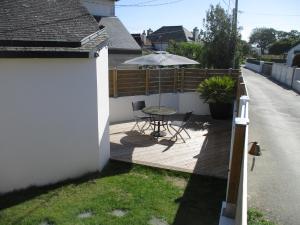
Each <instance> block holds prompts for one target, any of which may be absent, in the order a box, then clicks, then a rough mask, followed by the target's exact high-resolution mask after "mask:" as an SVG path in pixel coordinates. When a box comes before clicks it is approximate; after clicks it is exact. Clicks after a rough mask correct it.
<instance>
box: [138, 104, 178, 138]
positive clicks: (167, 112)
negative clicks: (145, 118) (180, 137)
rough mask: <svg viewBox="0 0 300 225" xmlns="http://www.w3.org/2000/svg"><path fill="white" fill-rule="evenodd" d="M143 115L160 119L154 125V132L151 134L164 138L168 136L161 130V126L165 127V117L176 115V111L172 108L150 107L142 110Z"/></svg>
mask: <svg viewBox="0 0 300 225" xmlns="http://www.w3.org/2000/svg"><path fill="white" fill-rule="evenodd" d="M142 112H143V113H145V114H148V115H150V116H151V117H152V118H153V117H155V116H158V117H160V118H159V119H158V120H157V121H156V122H157V124H156V123H154V131H153V132H152V133H151V135H153V136H154V137H163V136H166V134H165V132H163V131H161V130H160V127H161V126H164V125H165V124H164V117H165V116H171V115H174V114H176V110H175V109H173V108H170V107H165V106H149V107H145V108H144V109H143V110H142ZM156 126H157V130H156V129H155V128H156Z"/></svg>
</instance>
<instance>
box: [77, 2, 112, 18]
mask: <svg viewBox="0 0 300 225" xmlns="http://www.w3.org/2000/svg"><path fill="white" fill-rule="evenodd" d="M81 2H82V4H83V5H84V6H85V7H86V8H87V9H88V11H89V12H90V13H91V14H92V15H94V16H115V2H114V1H112V0H81Z"/></svg>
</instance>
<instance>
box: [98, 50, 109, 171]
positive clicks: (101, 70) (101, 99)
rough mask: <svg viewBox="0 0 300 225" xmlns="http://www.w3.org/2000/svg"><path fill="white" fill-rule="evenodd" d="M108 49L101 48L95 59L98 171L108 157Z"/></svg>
mask: <svg viewBox="0 0 300 225" xmlns="http://www.w3.org/2000/svg"><path fill="white" fill-rule="evenodd" d="M107 54H108V48H107V47H106V48H103V49H102V50H101V51H100V52H99V57H98V58H97V92H98V94H97V96H98V98H97V105H98V106H97V108H98V137H99V139H98V146H99V169H100V170H101V169H102V168H103V167H104V166H105V164H106V163H107V162H108V160H109V157H110V142H109V88H108V60H107Z"/></svg>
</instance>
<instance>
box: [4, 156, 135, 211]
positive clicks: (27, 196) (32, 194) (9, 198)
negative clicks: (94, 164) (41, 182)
mask: <svg viewBox="0 0 300 225" xmlns="http://www.w3.org/2000/svg"><path fill="white" fill-rule="evenodd" d="M132 167H133V166H132V164H129V163H122V162H118V163H113V161H112V162H109V163H108V164H107V166H106V167H105V168H104V169H103V170H102V172H101V173H99V172H94V173H89V174H85V175H83V176H82V177H79V178H75V179H68V180H65V181H63V182H58V183H55V184H52V185H47V186H43V187H35V186H33V187H29V188H26V189H24V190H19V191H14V192H11V193H8V194H5V195H2V196H0V210H3V209H6V208H9V207H12V206H14V205H18V204H21V203H23V202H26V201H29V200H31V199H33V198H36V197H38V196H40V195H43V194H46V193H49V192H51V191H54V190H56V189H59V188H61V187H63V186H67V185H75V186H76V185H80V184H83V183H87V182H93V180H95V179H99V178H103V177H108V176H115V175H120V174H124V173H128V172H130V170H131V169H132ZM55 195H56V194H55V193H51V195H49V196H47V198H46V201H48V200H50V199H51V198H52V197H54V196H55Z"/></svg>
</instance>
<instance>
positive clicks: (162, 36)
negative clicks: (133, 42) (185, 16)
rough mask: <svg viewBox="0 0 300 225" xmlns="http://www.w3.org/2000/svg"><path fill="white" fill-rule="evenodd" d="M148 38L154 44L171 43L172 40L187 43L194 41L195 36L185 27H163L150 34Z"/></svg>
mask: <svg viewBox="0 0 300 225" xmlns="http://www.w3.org/2000/svg"><path fill="white" fill-rule="evenodd" d="M148 38H149V39H150V40H151V41H152V42H169V41H170V40H174V41H177V42H180V41H185V42H187V41H192V40H193V34H192V33H191V32H190V31H188V30H187V29H185V28H184V27H183V26H163V27H161V28H159V29H158V30H156V31H155V32H153V33H152V34H150V35H149V36H148Z"/></svg>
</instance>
